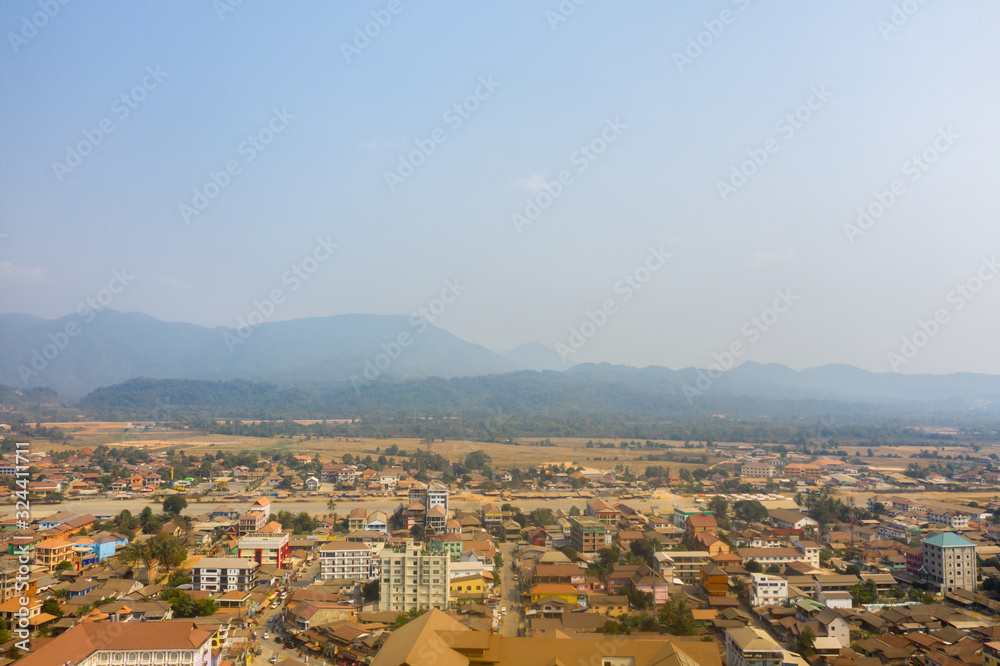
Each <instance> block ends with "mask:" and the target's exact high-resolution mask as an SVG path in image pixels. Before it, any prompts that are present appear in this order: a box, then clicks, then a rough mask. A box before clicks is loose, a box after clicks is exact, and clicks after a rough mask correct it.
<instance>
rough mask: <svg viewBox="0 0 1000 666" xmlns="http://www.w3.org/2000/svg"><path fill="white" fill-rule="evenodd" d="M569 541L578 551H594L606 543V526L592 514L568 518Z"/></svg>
mask: <svg viewBox="0 0 1000 666" xmlns="http://www.w3.org/2000/svg"><path fill="white" fill-rule="evenodd" d="M569 525H570V528H569V543H570V545H571V546H573V548H576V551H577V552H578V553H596V552H597V551H599V550H600V549H601V548H604V546H605V545H607V534H608V528H607V527H606V526H605V525H604V523H602V522H601V521H600V520H598V519H597V518H594V517H593V516H573V517H571V518H570V519H569Z"/></svg>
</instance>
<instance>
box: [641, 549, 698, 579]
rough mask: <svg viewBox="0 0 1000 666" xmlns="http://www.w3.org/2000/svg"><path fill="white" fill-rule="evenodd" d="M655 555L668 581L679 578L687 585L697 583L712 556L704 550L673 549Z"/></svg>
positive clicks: (660, 569)
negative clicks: (702, 569)
mask: <svg viewBox="0 0 1000 666" xmlns="http://www.w3.org/2000/svg"><path fill="white" fill-rule="evenodd" d="M653 557H655V558H656V563H657V567H658V569H659V573H660V575H661V576H663V577H664V578H666V579H667V580H668V581H671V582H672V581H673V579H674V578H679V579H680V580H681V581H682V582H683V583H684V584H685V585H697V584H698V582H699V581H700V580H701V568H702V567H703V566H705V565H706V564H708V563H709V558H710V557H711V556H710V555H709V554H708V552H707V551H704V550H672V551H670V552H663V551H660V552H657V553H655V554H654V555H653Z"/></svg>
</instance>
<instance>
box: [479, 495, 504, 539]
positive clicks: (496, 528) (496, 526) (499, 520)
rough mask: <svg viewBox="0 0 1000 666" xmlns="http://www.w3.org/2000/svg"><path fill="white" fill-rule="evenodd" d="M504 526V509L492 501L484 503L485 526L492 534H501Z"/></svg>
mask: <svg viewBox="0 0 1000 666" xmlns="http://www.w3.org/2000/svg"><path fill="white" fill-rule="evenodd" d="M502 526H503V511H501V510H500V506H499V505H498V504H494V503H493V502H490V503H489V504H484V505H483V527H485V528H486V531H487V532H489V533H490V534H500V528H501V527H502Z"/></svg>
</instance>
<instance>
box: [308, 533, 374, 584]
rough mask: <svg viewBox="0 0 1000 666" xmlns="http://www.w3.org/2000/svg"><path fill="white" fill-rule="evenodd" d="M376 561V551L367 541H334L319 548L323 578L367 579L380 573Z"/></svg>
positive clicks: (320, 572) (321, 575)
mask: <svg viewBox="0 0 1000 666" xmlns="http://www.w3.org/2000/svg"><path fill="white" fill-rule="evenodd" d="M379 546H381V544H379ZM376 563H377V557H376V555H375V553H374V552H373V551H372V548H371V547H370V546H369V545H368V544H365V543H358V542H356V541H332V542H330V543H327V544H325V545H324V546H323V547H322V548H320V549H319V575H320V578H322V579H323V580H329V579H331V578H354V579H356V580H361V581H367V580H370V579H371V578H375V577H376V576H377V575H378V566H377V564H376Z"/></svg>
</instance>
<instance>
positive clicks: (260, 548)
mask: <svg viewBox="0 0 1000 666" xmlns="http://www.w3.org/2000/svg"><path fill="white" fill-rule="evenodd" d="M288 541H289V538H288V535H287V534H284V533H278V534H271V533H267V532H253V533H251V534H247V535H246V536H244V537H242V538H241V539H240V541H239V550H238V551H237V555H238V556H239V557H246V558H249V559H251V560H253V561H254V562H256V563H257V564H273V565H274V566H276V567H278V568H279V569H282V568H284V566H285V559H286V558H287V557H288V555H289V553H290V552H291V547H290V546H289V545H288Z"/></svg>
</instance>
